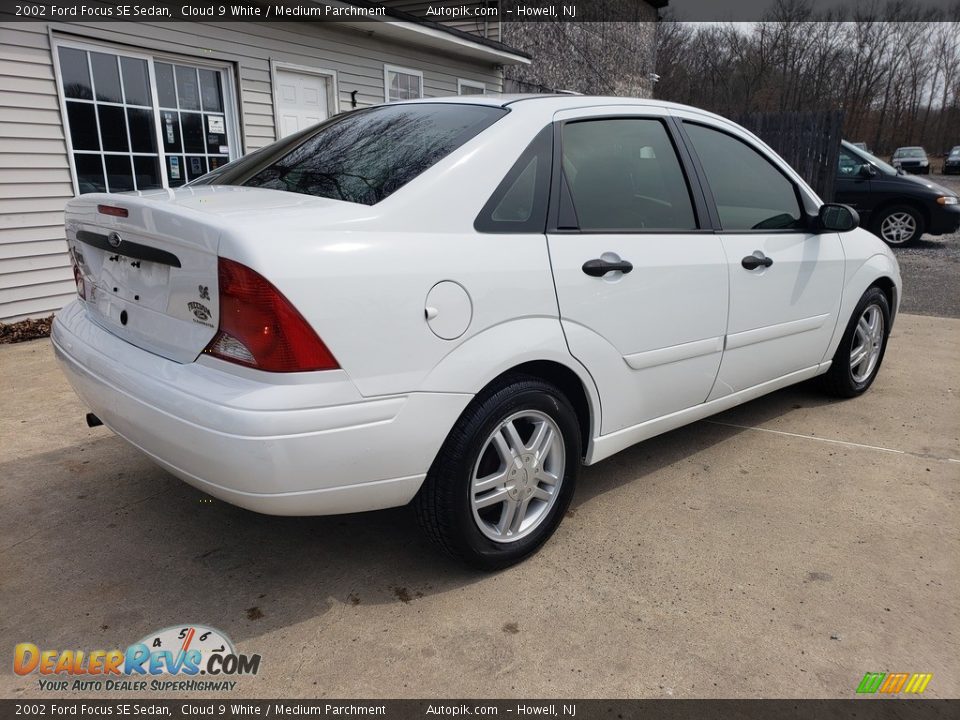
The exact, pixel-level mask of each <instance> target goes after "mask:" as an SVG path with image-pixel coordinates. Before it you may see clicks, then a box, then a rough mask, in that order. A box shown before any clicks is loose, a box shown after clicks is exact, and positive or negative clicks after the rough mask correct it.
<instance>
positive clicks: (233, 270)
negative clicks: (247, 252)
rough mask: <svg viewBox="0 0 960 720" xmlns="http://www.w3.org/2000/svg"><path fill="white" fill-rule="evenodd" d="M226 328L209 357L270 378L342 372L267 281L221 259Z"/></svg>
mask: <svg viewBox="0 0 960 720" xmlns="http://www.w3.org/2000/svg"><path fill="white" fill-rule="evenodd" d="M218 274H219V281H220V327H219V328H218V330H217V334H216V335H215V336H214V338H213V340H211V341H210V344H209V345H208V346H207V348H206V349H205V350H204V352H205V353H207V354H209V355H213V356H214V357H218V358H220V359H222V360H228V361H230V362H235V363H238V364H240V365H247V366H249V367H253V368H257V369H258V370H267V371H269V372H309V371H312V370H336V369H337V368H339V367H340V365H339V364H338V363H337V361H336V359H335V358H334V357H333V355H332V354H331V352H330V351H329V350H328V349H327V346H326V345H324V344H323V341H322V340H321V339H320V338H319V337H318V336H317V334H316V333H315V332H314V330H313V328H311V327H310V325H309V324H308V323H307V321H306V320H304V319H303V316H302V315H301V314H300V313H299V312H297V309H296V308H295V307H293V305H291V304H290V301H289V300H287V298H285V297H284V296H283V294H282V293H281V292H280V291H279V290H277V289H276V288H275V287H274V286H273V285H271V284H270V282H268V281H267V280H266V279H265V278H264V277H263V276H261V275H259V274H258V273H256V272H254V271H253V270H251V269H250V268H248V267H247V266H246V265H242V264H240V263H238V262H235V261H234V260H228V259H227V258H223V257H222V258H219V260H218Z"/></svg>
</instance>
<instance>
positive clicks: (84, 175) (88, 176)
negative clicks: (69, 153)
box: [73, 153, 107, 195]
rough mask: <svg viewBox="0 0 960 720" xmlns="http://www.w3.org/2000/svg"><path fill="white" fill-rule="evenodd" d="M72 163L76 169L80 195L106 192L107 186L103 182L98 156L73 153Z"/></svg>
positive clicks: (101, 166) (101, 167)
mask: <svg viewBox="0 0 960 720" xmlns="http://www.w3.org/2000/svg"><path fill="white" fill-rule="evenodd" d="M73 163H74V165H75V166H76V168H77V184H78V185H79V186H80V194H81V195H83V194H84V193H92V192H105V191H106V189H107V186H106V184H105V183H104V182H103V165H101V164H100V156H99V155H86V154H82V153H74V155H73Z"/></svg>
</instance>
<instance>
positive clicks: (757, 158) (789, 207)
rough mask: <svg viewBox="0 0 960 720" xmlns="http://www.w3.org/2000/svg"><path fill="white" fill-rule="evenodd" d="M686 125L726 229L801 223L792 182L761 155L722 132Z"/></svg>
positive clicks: (787, 226)
mask: <svg viewBox="0 0 960 720" xmlns="http://www.w3.org/2000/svg"><path fill="white" fill-rule="evenodd" d="M684 128H685V129H686V131H687V135H688V136H689V138H690V141H691V142H692V143H693V147H694V149H695V150H696V152H697V156H698V157H699V158H700V164H701V165H702V166H703V171H704V173H706V176H707V182H709V183H710V190H711V191H712V192H713V199H714V201H715V202H716V203H717V212H718V213H720V224H721V226H722V227H723V229H724V230H792V229H801V228H803V227H804V226H805V224H804V222H803V220H802V217H803V216H802V214H801V212H800V201H799V200H798V199H797V191H796V189H795V188H794V186H793V183H792V182H790V180H788V179H787V177H786V176H785V175H784V174H783V173H781V172H780V171H779V170H778V169H777V168H776V167H774V166H773V164H772V163H771V162H770V161H769V160H767V159H766V158H765V157H764V156H763V155H761V154H760V153H759V152H757V151H756V150H754V149H753V148H752V147H750V146H749V145H747V144H746V143H745V142H741V141H740V140H738V139H737V138H735V137H733V136H731V135H727V134H726V133H725V132H720V131H719V130H713V129H712V128H708V127H704V126H703V125H697V124H694V123H688V122H685V123H684Z"/></svg>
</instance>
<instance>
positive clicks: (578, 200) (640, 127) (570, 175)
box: [563, 118, 697, 232]
mask: <svg viewBox="0 0 960 720" xmlns="http://www.w3.org/2000/svg"><path fill="white" fill-rule="evenodd" d="M563 174H564V179H565V181H566V187H567V189H569V200H570V201H572V203H573V209H574V210H575V217H576V218H577V222H578V223H579V228H580V230H581V231H583V232H589V231H608V232H609V231H628V232H629V231H634V232H635V231H640V230H695V229H696V228H697V219H696V215H695V214H694V211H693V203H692V201H691V199H690V190H689V188H688V186H687V181H686V179H685V177H684V174H683V170H682V169H681V167H680V161H679V159H678V158H677V153H676V150H675V149H674V147H673V143H672V142H671V140H670V136H669V134H668V133H667V129H666V128H665V127H664V125H663V123H662V122H660V121H659V120H653V119H642V118H613V119H599V120H577V121H574V122H569V123H566V124H565V125H564V126H563ZM570 216H571V217H573V216H574V214H573V213H571V214H570Z"/></svg>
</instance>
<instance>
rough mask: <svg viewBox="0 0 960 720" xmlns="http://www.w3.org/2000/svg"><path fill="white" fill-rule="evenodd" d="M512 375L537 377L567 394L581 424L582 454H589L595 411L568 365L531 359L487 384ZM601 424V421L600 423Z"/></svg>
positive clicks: (582, 455) (578, 379)
mask: <svg viewBox="0 0 960 720" xmlns="http://www.w3.org/2000/svg"><path fill="white" fill-rule="evenodd" d="M511 375H518V376H520V375H523V376H527V377H535V378H537V379H539V380H543V381H544V382H548V383H550V384H551V385H555V386H556V387H557V388H559V389H560V391H561V392H562V393H563V394H564V395H565V396H566V398H567V400H569V401H570V404H571V405H573V410H574V412H575V413H576V415H577V424H578V425H579V426H580V440H581V446H580V456H581V458H585V457H586V456H587V448H588V447H589V445H590V442H591V440H592V439H593V427H594V426H593V417H594V413H593V411H592V408H591V404H590V397H589V395H587V389H586V388H585V387H584V385H583V381H582V380H581V379H580V378H579V377H578V376H577V374H576V373H575V372H574V371H573V370H571V369H570V368H569V367H567V366H566V365H563V364H561V363H559V362H557V361H556V360H530V361H528V362H525V363H521V364H520V365H517V366H515V367H512V368H510V369H509V370H507V371H505V372H503V373H501V374H500V375H498V376H497V377H495V378H493V380H491V381H490V382H489V383H487V385H492V384H494V383H497V382H500V381H501V380H503V379H504V378H506V377H509V376H511ZM598 426H599V423H598Z"/></svg>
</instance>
